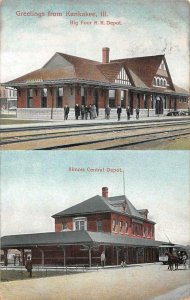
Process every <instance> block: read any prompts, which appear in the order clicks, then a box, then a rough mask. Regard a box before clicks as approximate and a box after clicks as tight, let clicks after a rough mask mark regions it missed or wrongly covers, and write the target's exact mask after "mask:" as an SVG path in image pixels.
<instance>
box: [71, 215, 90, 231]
mask: <svg viewBox="0 0 190 300" xmlns="http://www.w3.org/2000/svg"><path fill="white" fill-rule="evenodd" d="M73 230H74V231H80V230H87V219H86V218H85V217H81V218H74V219H73Z"/></svg>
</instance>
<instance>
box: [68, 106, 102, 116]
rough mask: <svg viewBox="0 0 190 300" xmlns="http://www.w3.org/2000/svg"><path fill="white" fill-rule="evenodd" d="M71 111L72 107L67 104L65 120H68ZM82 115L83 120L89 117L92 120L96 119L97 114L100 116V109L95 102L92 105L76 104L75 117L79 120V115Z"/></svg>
mask: <svg viewBox="0 0 190 300" xmlns="http://www.w3.org/2000/svg"><path fill="white" fill-rule="evenodd" d="M69 111H70V108H69V106H68V105H65V107H64V120H67V119H68V116H69ZM80 116H81V119H82V120H84V119H85V120H87V119H88V118H89V119H90V120H92V119H96V118H97V116H98V109H97V107H96V105H95V104H93V105H91V104H89V105H83V104H82V105H81V106H79V104H76V105H75V119H76V120H78V119H79V117H80Z"/></svg>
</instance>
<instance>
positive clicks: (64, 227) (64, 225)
mask: <svg viewBox="0 0 190 300" xmlns="http://www.w3.org/2000/svg"><path fill="white" fill-rule="evenodd" d="M64 230H67V223H66V222H63V223H62V231H64Z"/></svg>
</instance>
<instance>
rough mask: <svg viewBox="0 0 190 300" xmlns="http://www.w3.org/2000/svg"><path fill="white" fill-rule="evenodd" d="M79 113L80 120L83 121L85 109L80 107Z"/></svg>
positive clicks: (82, 106)
mask: <svg viewBox="0 0 190 300" xmlns="http://www.w3.org/2000/svg"><path fill="white" fill-rule="evenodd" d="M80 112H81V119H82V120H84V115H85V107H84V105H81V109H80Z"/></svg>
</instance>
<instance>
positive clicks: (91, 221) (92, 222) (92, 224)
mask: <svg viewBox="0 0 190 300" xmlns="http://www.w3.org/2000/svg"><path fill="white" fill-rule="evenodd" d="M98 220H102V231H103V232H110V229H111V217H110V215H109V214H95V215H92V216H88V217H87V230H88V231H97V224H96V221H98Z"/></svg>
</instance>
